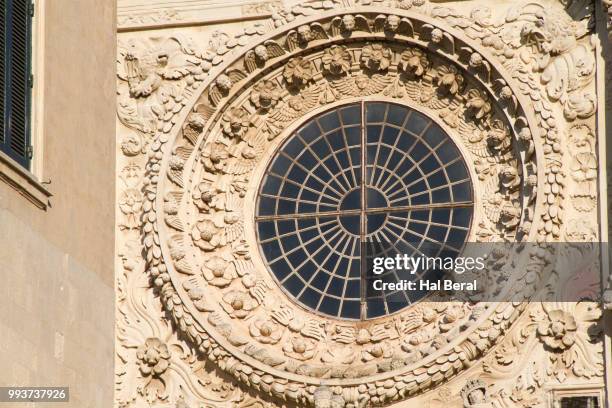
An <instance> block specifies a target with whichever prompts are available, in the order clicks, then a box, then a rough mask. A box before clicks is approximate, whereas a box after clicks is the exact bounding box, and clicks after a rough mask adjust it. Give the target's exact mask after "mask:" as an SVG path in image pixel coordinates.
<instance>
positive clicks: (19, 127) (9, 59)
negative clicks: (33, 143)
mask: <svg viewBox="0 0 612 408" xmlns="http://www.w3.org/2000/svg"><path fill="white" fill-rule="evenodd" d="M2 3H4V4H3V6H4V7H3V13H4V14H3V24H4V25H3V34H4V35H3V55H2V57H3V58H2V63H3V67H2V68H3V78H2V82H3V84H2V85H3V87H2V88H3V91H2V93H3V95H2V97H3V100H4V106H3V121H4V123H3V128H4V140H3V141H2V142H3V143H2V150H4V152H6V153H7V154H8V155H9V156H11V157H12V158H13V159H14V160H15V161H17V162H18V163H20V164H21V165H22V166H24V167H26V168H29V166H30V158H31V157H30V156H31V148H30V99H31V81H30V75H31V67H30V65H31V64H30V60H31V56H30V55H31V36H32V35H31V31H32V30H31V25H32V22H31V14H30V13H31V10H32V8H31V2H30V0H2Z"/></svg>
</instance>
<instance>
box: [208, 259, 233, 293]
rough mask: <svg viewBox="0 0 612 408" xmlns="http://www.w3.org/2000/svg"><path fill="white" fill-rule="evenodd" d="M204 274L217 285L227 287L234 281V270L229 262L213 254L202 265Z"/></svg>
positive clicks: (209, 281) (212, 283)
mask: <svg viewBox="0 0 612 408" xmlns="http://www.w3.org/2000/svg"><path fill="white" fill-rule="evenodd" d="M202 275H204V279H206V281H207V282H208V283H210V284H211V285H213V286H217V287H220V288H222V287H225V286H227V285H229V284H230V283H232V280H233V279H234V277H235V275H234V271H233V268H232V266H231V265H230V263H229V262H227V261H226V260H225V259H223V258H221V257H219V256H213V257H212V258H210V259H209V260H208V261H206V262H205V263H204V265H203V266H202Z"/></svg>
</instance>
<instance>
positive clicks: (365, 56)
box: [361, 43, 393, 72]
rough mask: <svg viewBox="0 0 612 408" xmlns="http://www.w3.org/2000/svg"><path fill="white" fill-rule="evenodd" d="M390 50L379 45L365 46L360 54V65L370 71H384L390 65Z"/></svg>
mask: <svg viewBox="0 0 612 408" xmlns="http://www.w3.org/2000/svg"><path fill="white" fill-rule="evenodd" d="M392 56H393V54H392V52H391V49H390V48H388V47H385V46H384V45H382V44H380V43H376V44H367V45H366V46H364V47H363V50H362V52H361V65H362V66H363V67H364V68H366V69H368V70H370V71H372V72H379V71H385V70H387V69H388V68H389V65H391V57H392Z"/></svg>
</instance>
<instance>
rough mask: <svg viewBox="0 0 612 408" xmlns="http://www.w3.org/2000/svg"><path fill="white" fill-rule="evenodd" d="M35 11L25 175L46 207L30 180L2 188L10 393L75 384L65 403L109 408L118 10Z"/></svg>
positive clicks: (4, 380) (2, 365) (88, 0)
mask: <svg viewBox="0 0 612 408" xmlns="http://www.w3.org/2000/svg"><path fill="white" fill-rule="evenodd" d="M36 3H37V4H36V13H35V17H34V21H35V23H34V24H35V28H36V32H35V34H34V38H35V43H36V44H35V47H34V50H33V53H34V55H35V64H34V74H35V89H34V102H33V106H34V108H33V109H34V125H33V128H34V131H33V138H34V142H33V148H34V158H33V174H32V175H31V177H28V175H26V176H25V178H26V179H28V180H30V181H31V184H33V185H36V188H35V189H36V190H38V191H39V194H38V195H39V196H41V195H42V196H43V200H42V201H41V202H38V203H35V202H33V200H29V199H27V198H26V195H27V194H24V192H23V190H22V187H23V183H20V181H19V180H17V181H15V180H13V185H11V183H10V182H5V180H0V226H1V227H0V228H1V231H2V233H1V234H0V277H1V278H2V281H3V284H2V285H1V288H0V297H1V298H2V300H3V305H2V307H1V308H0V333H2V340H1V341H0V384H1V385H3V386H4V385H14V386H67V387H69V388H70V403H69V404H67V405H65V406H71V407H108V406H110V404H111V403H112V396H113V342H114V334H113V333H114V312H113V310H114V308H113V305H114V287H113V271H114V262H113V260H114V229H113V224H114V170H113V169H114V145H115V140H114V132H115V129H114V117H115V103H114V101H115V76H114V75H115V73H114V64H113V61H114V59H115V49H116V45H115V44H116V40H115V19H116V6H115V1H113V0H104V1H100V0H79V1H69V0H52V1H38V2H36ZM10 167H11V166H10V164H7V163H3V164H2V165H0V169H1V170H0V172H2V173H3V174H4V175H5V176H6V174H7V173H10V171H9V169H10ZM37 182H38V183H37ZM45 189H46V190H47V191H48V192H49V193H51V194H52V196H51V197H49V198H48V197H47V194H46V193H43V194H40V191H44V190H45ZM34 201H35V200H34Z"/></svg>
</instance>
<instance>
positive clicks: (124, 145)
mask: <svg viewBox="0 0 612 408" xmlns="http://www.w3.org/2000/svg"><path fill="white" fill-rule="evenodd" d="M121 151H122V152H123V154H125V155H126V156H136V155H137V154H139V153H140V152H142V141H141V139H140V136H137V135H135V134H129V135H127V136H125V137H124V138H123V140H122V141H121Z"/></svg>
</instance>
